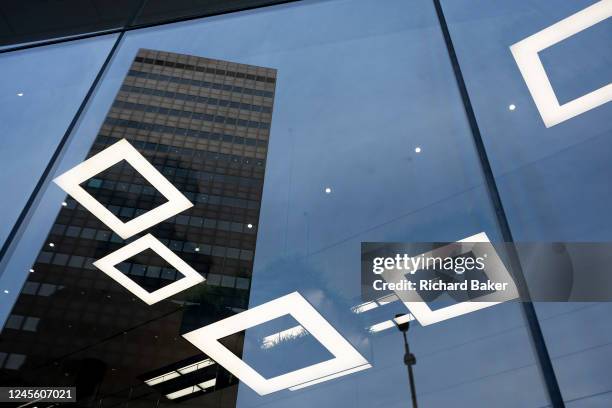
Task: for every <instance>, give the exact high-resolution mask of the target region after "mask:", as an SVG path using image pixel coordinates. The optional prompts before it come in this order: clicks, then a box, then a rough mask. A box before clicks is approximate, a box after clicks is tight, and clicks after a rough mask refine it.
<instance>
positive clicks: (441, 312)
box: [382, 232, 519, 326]
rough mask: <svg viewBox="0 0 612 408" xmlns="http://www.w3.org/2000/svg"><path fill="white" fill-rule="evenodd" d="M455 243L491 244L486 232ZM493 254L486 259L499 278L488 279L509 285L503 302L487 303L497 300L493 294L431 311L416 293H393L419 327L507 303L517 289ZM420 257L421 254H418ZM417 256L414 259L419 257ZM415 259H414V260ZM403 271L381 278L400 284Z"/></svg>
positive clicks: (387, 272) (396, 271)
mask: <svg viewBox="0 0 612 408" xmlns="http://www.w3.org/2000/svg"><path fill="white" fill-rule="evenodd" d="M457 242H466V243H469V242H474V243H478V242H489V243H490V242H491V241H490V240H489V237H488V236H487V234H486V232H480V233H478V234H475V235H471V236H469V237H467V238H464V239H461V240H459V241H457ZM493 252H494V253H493V254H491V255H492V256H490V257H489V258H488V262H489V263H491V262H495V263H496V264H497V266H498V267H497V268H493V271H494V272H497V271H499V272H500V275H501V276H489V278H495V279H494V280H495V281H501V282H508V283H510V288H509V290H508V295H507V296H506V299H505V300H504V301H494V302H491V301H488V299H498V298H499V295H496V294H495V293H492V294H489V295H483V296H479V297H478V299H479V301H474V302H470V301H466V302H459V303H456V304H454V305H451V306H446V307H443V308H440V309H436V310H432V309H431V308H430V307H429V306H427V303H426V302H425V301H423V300H422V298H421V297H420V296H419V295H418V293H417V292H416V291H414V292H411V293H410V294H408V293H407V292H406V291H395V294H396V295H397V297H399V298H400V300H401V301H402V303H404V306H406V308H407V309H408V311H409V312H410V313H411V314H412V316H413V317H414V318H415V319H416V320H417V321H418V322H419V323H420V324H421V326H429V325H430V324H434V323H440V322H442V321H444V320H448V319H453V318H455V317H459V316H462V315H465V314H468V313H472V312H476V311H478V310H482V309H486V308H488V307H491V306H495V305H498V304H500V303H504V302H507V301H509V300H512V299H516V298H518V297H519V292H518V288H517V287H516V284H515V283H514V280H513V279H512V276H511V275H510V272H508V270H507V269H506V267H505V266H504V264H503V262H502V261H501V259H499V256H498V255H497V252H495V249H494V248H493ZM420 255H421V254H420ZM420 255H417V256H416V257H418V256H420ZM416 257H415V258H416ZM403 273H404V271H400V270H397V269H394V270H386V271H385V272H383V274H382V276H383V278H384V279H385V280H386V281H387V282H395V283H397V282H400V281H401V279H402V278H403ZM414 298H419V299H421V300H420V301H415V300H414Z"/></svg>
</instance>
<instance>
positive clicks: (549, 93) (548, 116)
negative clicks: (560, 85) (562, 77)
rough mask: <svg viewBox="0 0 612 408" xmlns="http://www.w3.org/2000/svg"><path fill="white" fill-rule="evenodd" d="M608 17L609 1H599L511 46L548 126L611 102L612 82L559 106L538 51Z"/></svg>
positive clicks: (611, 0) (611, 11)
mask: <svg viewBox="0 0 612 408" xmlns="http://www.w3.org/2000/svg"><path fill="white" fill-rule="evenodd" d="M610 16H612V0H601V1H599V2H597V3H595V4H593V5H592V6H589V7H587V8H585V9H584V10H581V11H579V12H578V13H576V14H573V15H571V16H569V17H567V18H565V19H563V20H561V21H559V22H558V23H555V24H553V25H551V26H550V27H547V28H545V29H544V30H542V31H539V32H537V33H535V34H533V35H531V36H529V37H527V38H525V39H524V40H521V41H519V42H517V43H516V44H514V45H512V46H511V47H510V50H511V51H512V55H513V56H514V59H515V60H516V64H517V65H518V67H519V70H520V71H521V74H522V75H523V79H524V80H525V83H526V84H527V88H529V92H530V93H531V97H532V98H533V100H534V102H535V104H536V106H537V108H538V111H539V112H540V115H541V116H542V120H543V121H544V124H545V125H546V127H547V128H548V127H551V126H554V125H557V124H559V123H561V122H564V121H566V120H568V119H571V118H573V117H574V116H578V115H580V114H582V113H585V112H587V111H589V110H591V109H594V108H596V107H598V106H600V105H603V104H604V103H606V102H610V101H612V83H609V84H607V85H604V86H602V87H601V88H599V89H596V90H594V91H592V92H589V93H588V94H586V95H583V96H580V97H578V98H576V99H573V100H571V101H569V102H567V103H564V104H563V105H560V104H559V100H558V99H557V96H556V95H555V91H554V89H553V87H552V85H551V83H550V81H549V79H548V75H546V71H545V70H544V67H543V66H542V61H541V60H540V57H539V56H538V53H539V52H540V51H542V50H544V49H546V48H548V47H550V46H552V45H555V44H557V43H559V42H561V41H563V40H565V39H567V38H569V37H571V36H573V35H575V34H577V33H579V32H580V31H582V30H585V29H587V28H589V27H591V26H594V25H595V24H597V23H599V22H601V21H603V20H605V19H606V18H609V17H610Z"/></svg>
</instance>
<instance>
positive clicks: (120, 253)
mask: <svg viewBox="0 0 612 408" xmlns="http://www.w3.org/2000/svg"><path fill="white" fill-rule="evenodd" d="M149 248H150V249H152V250H153V251H154V252H155V253H156V254H157V255H159V256H160V257H162V258H163V259H164V260H165V261H166V262H168V263H169V264H170V265H172V266H173V267H174V268H175V269H176V270H177V271H179V272H180V273H181V274H183V276H184V277H183V278H181V279H179V280H177V281H175V282H173V283H171V284H169V285H166V286H164V287H163V288H160V289H157V290H155V291H153V292H148V291H146V290H145V289H144V288H143V287H142V286H140V285H139V284H137V283H136V282H134V281H133V280H132V279H130V278H129V277H128V276H126V275H125V274H124V273H123V272H121V271H120V270H118V269H117V268H116V267H115V266H116V265H117V264H119V263H121V262H123V261H125V260H126V259H129V258H131V257H133V256H134V255H137V254H139V253H141V252H142V251H144V250H146V249H149ZM93 265H94V266H96V267H97V268H99V269H100V270H101V271H102V272H104V273H105V274H107V275H108V276H110V277H111V278H113V279H114V280H115V281H117V283H119V284H120V285H122V286H123V287H124V288H126V289H127V290H129V291H130V292H132V293H133V294H134V295H136V296H138V297H139V298H140V299H141V300H142V301H144V302H145V303H146V304H148V305H152V304H154V303H157V302H159V301H160V300H163V299H166V298H167V297H170V296H172V295H174V294H176V293H179V292H181V291H183V290H185V289H187V288H190V287H192V286H193V285H197V284H198V283H200V282H203V281H205V279H204V277H203V276H202V275H200V274H199V273H198V272H196V271H195V270H194V269H193V268H192V267H191V266H189V265H187V263H186V262H185V261H183V260H182V259H181V258H179V257H178V256H177V255H176V254H175V253H174V252H172V251H171V250H170V249H168V248H167V247H166V246H164V244H162V243H161V242H159V241H158V240H157V239H156V238H155V237H154V236H153V235H151V234H147V235H145V236H144V237H142V238H139V239H137V240H136V241H134V242H131V243H129V244H128V245H126V246H124V247H123V248H120V249H118V250H116V251H115V252H112V253H110V254H108V255H106V256H105V257H104V258H102V259H99V260H97V261H96V262H94V263H93Z"/></svg>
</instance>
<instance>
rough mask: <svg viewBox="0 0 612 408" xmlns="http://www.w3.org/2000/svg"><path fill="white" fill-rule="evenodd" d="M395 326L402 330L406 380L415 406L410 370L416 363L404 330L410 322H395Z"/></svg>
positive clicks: (412, 378) (414, 389)
mask: <svg viewBox="0 0 612 408" xmlns="http://www.w3.org/2000/svg"><path fill="white" fill-rule="evenodd" d="M402 316H404V315H403V314H398V315H395V318H396V319H397V318H398V317H402ZM396 325H397V328H398V329H399V331H401V332H402V335H403V336H404V351H405V354H404V364H406V367H408V381H409V382H410V396H411V398H412V408H417V399H416V388H415V386H414V374H413V372H412V366H413V365H415V364H416V357H415V356H414V354H412V353H411V352H410V346H409V345H408V338H407V337H406V332H408V328H409V327H410V322H409V321H406V322H404V323H397V322H396Z"/></svg>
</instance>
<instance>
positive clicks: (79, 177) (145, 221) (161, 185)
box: [53, 139, 193, 239]
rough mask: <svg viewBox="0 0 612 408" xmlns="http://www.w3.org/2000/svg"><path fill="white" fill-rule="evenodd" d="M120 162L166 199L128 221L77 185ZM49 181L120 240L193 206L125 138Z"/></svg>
mask: <svg viewBox="0 0 612 408" xmlns="http://www.w3.org/2000/svg"><path fill="white" fill-rule="evenodd" d="M121 160H125V161H127V162H128V163H129V164H130V165H131V166H132V167H133V168H134V170H136V171H137V172H138V173H139V174H140V175H141V176H142V177H144V178H145V180H147V181H148V182H149V183H151V185H152V186H153V187H154V188H155V189H157V190H158V191H159V192H160V193H161V194H162V195H163V196H164V197H165V198H166V199H167V200H168V201H167V202H165V203H164V204H161V205H160V206H158V207H155V208H153V209H152V210H149V211H147V212H146V213H144V214H141V215H139V216H138V217H136V218H133V219H131V220H129V221H128V222H123V221H121V220H120V219H119V218H118V217H116V216H115V214H113V213H112V212H110V211H109V210H108V209H107V208H106V207H104V206H103V205H102V204H101V203H100V202H99V201H98V200H96V199H95V198H94V197H93V196H91V195H90V194H89V193H88V192H87V191H86V190H85V189H84V188H82V187H81V186H80V185H79V184H81V183H82V182H84V181H86V180H88V179H90V178H92V177H94V176H95V175H97V174H99V173H100V172H102V171H104V170H106V169H108V168H109V167H111V166H113V165H115V164H117V163H119V162H120V161H121ZM53 181H54V182H55V183H56V184H57V185H58V186H60V187H61V188H62V189H63V190H64V191H65V192H66V193H68V194H70V195H71V196H72V198H74V199H75V200H76V201H78V202H79V204H81V205H82V206H83V207H85V208H87V210H89V211H90V212H91V213H92V214H93V215H95V216H96V217H97V218H98V219H99V220H100V221H102V222H103V223H104V224H106V225H107V226H108V227H109V228H110V229H111V230H113V231H114V232H115V233H116V234H117V235H119V236H120V237H121V238H123V239H127V238H130V237H131V236H133V235H135V234H138V233H139V232H142V231H144V230H146V229H147V228H150V227H152V226H154V225H156V224H159V223H160V222H162V221H164V220H166V219H168V218H170V217H172V216H174V215H176V214H178V213H180V212H182V211H184V210H186V209H188V208H191V207H193V203H192V202H191V201H189V200H188V199H187V197H185V196H184V195H183V194H182V193H181V192H180V191H179V190H178V189H177V188H176V187H174V185H172V183H170V181H168V179H166V178H165V177H164V176H163V175H162V174H161V173H160V172H159V171H158V170H157V169H156V168H155V167H153V165H152V164H151V163H149V162H148V161H147V159H145V157H144V156H143V155H142V154H140V153H139V152H138V150H136V149H135V148H134V147H133V146H132V145H131V144H130V143H129V142H128V141H127V140H126V139H121V140H119V141H118V142H116V143H115V144H113V145H111V146H109V147H107V148H106V149H104V150H102V151H101V152H100V153H97V154H96V155H94V156H92V157H90V158H89V159H87V160H85V161H84V162H82V163H80V164H78V165H76V166H75V167H73V168H72V169H70V170H68V171H66V172H65V173H63V174H62V175H60V176H58V177H56V178H55V179H54V180H53Z"/></svg>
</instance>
